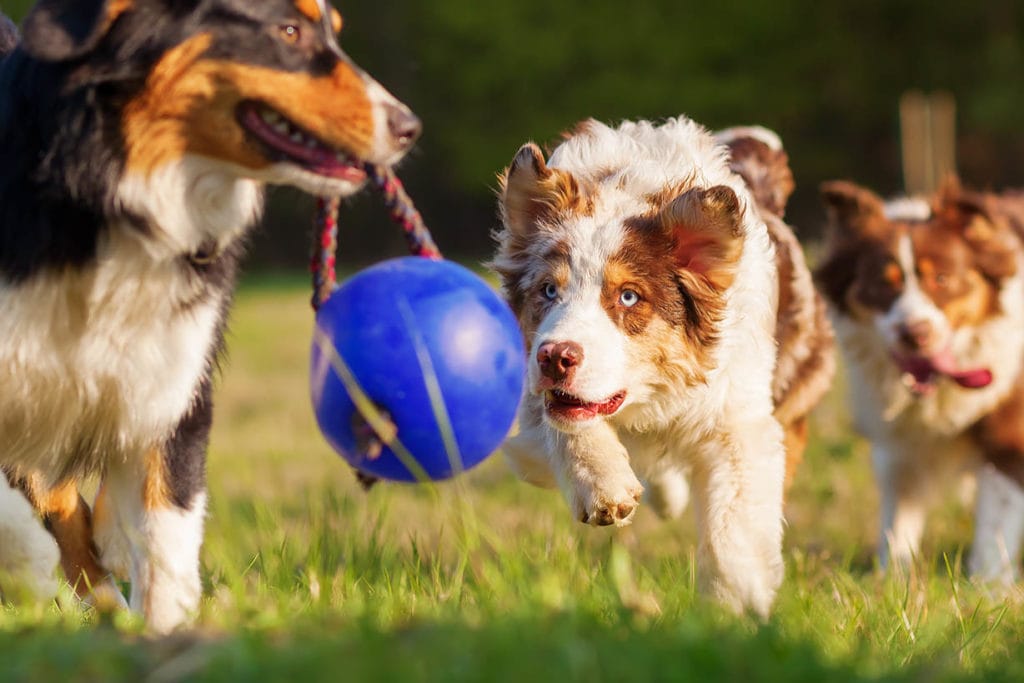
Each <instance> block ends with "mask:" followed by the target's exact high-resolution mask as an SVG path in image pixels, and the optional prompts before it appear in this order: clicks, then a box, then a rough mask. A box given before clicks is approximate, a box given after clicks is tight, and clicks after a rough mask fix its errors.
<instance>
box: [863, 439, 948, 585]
mask: <svg viewBox="0 0 1024 683" xmlns="http://www.w3.org/2000/svg"><path fill="white" fill-rule="evenodd" d="M871 457H872V461H873V463H874V469H875V478H876V479H877V481H878V489H879V493H880V496H881V520H880V523H879V539H878V564H879V566H880V567H881V568H882V569H883V570H885V569H887V568H888V566H889V562H890V560H892V561H894V562H896V563H898V564H900V565H902V566H907V565H909V564H910V562H911V561H912V560H913V559H914V557H916V556H917V555H918V553H919V552H920V550H921V537H922V536H923V535H924V527H925V517H926V515H927V508H928V505H927V503H928V500H927V498H928V496H929V491H930V490H931V489H932V488H933V487H934V486H935V482H934V481H933V479H934V477H935V470H936V469H937V467H929V466H927V464H925V466H915V464H914V463H915V462H916V460H908V459H905V458H903V457H901V456H900V455H899V454H897V453H896V452H895V451H894V450H891V449H889V448H887V447H885V446H882V445H879V444H875V445H874V446H873V447H872V450H871Z"/></svg>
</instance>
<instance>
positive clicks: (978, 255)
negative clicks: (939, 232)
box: [935, 182, 1021, 280]
mask: <svg viewBox="0 0 1024 683" xmlns="http://www.w3.org/2000/svg"><path fill="white" fill-rule="evenodd" d="M996 203H997V200H996V199H994V198H993V197H991V196H988V195H985V194H983V193H980V192H970V191H967V190H964V189H963V188H962V187H961V186H960V185H959V183H956V184H952V183H948V182H947V183H946V184H945V186H944V187H943V188H942V189H941V190H940V191H939V194H938V197H937V203H936V206H935V213H936V216H937V217H938V218H939V220H941V221H942V222H944V223H945V224H947V225H951V226H954V227H955V228H956V229H957V230H959V232H960V234H961V235H962V236H963V239H964V241H965V242H966V243H967V244H968V246H969V247H970V249H971V254H972V256H973V258H974V263H975V265H976V266H977V268H978V270H980V271H981V272H982V274H984V275H985V276H987V277H989V278H991V279H993V280H1002V279H1005V278H1008V277H1011V276H1013V275H1015V274H1016V273H1017V252H1018V251H1019V250H1020V246H1021V245H1020V241H1019V240H1018V238H1017V236H1016V235H1015V234H1014V232H1013V229H1012V228H1011V227H1010V226H1009V225H1007V223H1006V220H1005V218H1004V217H1003V216H1002V215H1000V212H999V211H998V208H997V206H996Z"/></svg>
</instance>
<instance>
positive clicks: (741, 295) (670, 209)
mask: <svg viewBox="0 0 1024 683" xmlns="http://www.w3.org/2000/svg"><path fill="white" fill-rule="evenodd" d="M792 186H793V183H792V177H791V175H790V173H789V169H788V166H787V164H786V156H785V153H784V152H783V150H782V146H781V143H780V142H779V140H778V137H777V136H776V135H775V134H774V133H771V132H770V131H767V130H765V129H763V128H747V129H733V130H730V131H725V132H723V133H721V134H719V135H718V136H717V137H716V136H713V135H711V134H710V133H708V132H707V131H706V130H705V129H703V128H702V127H700V126H699V125H697V124H696V123H694V122H693V121H691V120H689V119H687V118H685V117H679V118H677V119H671V120H669V121H667V122H665V123H663V124H661V125H656V124H652V123H649V122H646V121H640V122H627V123H623V124H622V125H620V126H619V127H617V128H610V127H608V126H605V125H603V124H601V123H598V122H596V121H586V122H584V123H582V124H580V125H579V126H578V127H577V128H576V130H575V131H574V132H572V133H571V134H569V135H568V136H567V138H566V140H565V141H564V142H562V143H561V144H560V145H559V146H558V147H557V148H556V149H555V150H554V152H553V153H552V154H551V157H550V159H547V160H546V159H545V158H544V156H543V154H542V153H541V151H540V149H539V148H538V147H537V146H536V145H533V144H528V145H525V146H524V147H522V149H520V151H519V153H518V154H517V155H516V157H515V159H514V160H513V162H512V165H511V166H510V168H509V169H508V171H507V172H506V174H505V176H504V178H503V191H502V195H501V212H502V218H503V222H504V226H503V229H502V230H501V231H500V232H499V233H498V235H497V239H498V240H499V243H500V245H499V249H498V253H497V256H496V257H495V259H494V261H493V264H492V266H493V267H494V268H495V270H497V272H498V273H499V274H500V275H501V278H502V283H503V287H504V292H505V294H506V296H507V298H508V300H509V302H510V303H511V305H512V308H513V309H514V310H515V312H516V314H517V316H518V318H519V321H520V324H521V326H522V328H523V333H524V335H525V338H526V341H527V346H528V349H529V353H530V363H529V378H528V380H527V388H526V395H525V397H524V402H523V407H522V409H521V412H520V432H519V434H518V436H516V437H514V438H513V439H512V440H511V441H510V442H509V443H508V444H507V445H506V447H505V453H506V455H507V456H508V457H509V459H510V462H511V464H512V466H513V468H514V469H515V470H516V472H517V474H519V475H520V476H521V477H522V478H523V479H525V480H526V481H529V482H531V483H533V484H536V485H540V486H549V487H554V486H559V487H560V488H561V489H562V491H563V493H564V495H565V497H566V500H567V501H568V503H569V507H570V511H571V514H572V515H573V517H574V518H575V519H577V520H580V521H582V522H584V523H587V524H592V525H612V524H615V525H624V524H627V523H629V522H630V521H631V519H632V517H633V515H634V512H635V510H636V509H637V505H638V502H639V500H640V497H641V493H642V492H643V490H644V486H643V485H642V484H641V483H640V479H639V478H638V474H639V475H640V476H642V477H643V478H644V479H645V481H646V482H647V488H648V493H649V494H650V498H651V502H652V503H653V504H654V507H655V508H656V509H657V510H658V511H659V512H661V513H663V514H665V515H666V516H672V515H676V514H679V513H680V512H682V510H683V508H684V507H685V506H686V504H687V502H688V498H689V485H690V484H692V487H693V491H694V499H695V501H696V504H695V508H696V514H697V519H698V526H699V529H700V535H701V538H700V545H699V549H698V561H699V564H700V572H701V577H702V583H703V585H704V586H705V588H706V589H707V590H708V591H709V592H710V593H711V594H712V595H714V596H715V597H717V598H718V599H720V600H721V601H723V602H724V603H726V604H727V605H729V606H731V607H733V608H735V609H738V610H742V609H749V610H752V611H754V612H756V613H758V614H761V615H764V614H767V613H768V611H769V609H770V607H771V604H772V601H773V599H774V596H775V592H776V590H777V588H778V586H779V584H780V582H781V581H782V575H783V562H782V530H783V510H782V506H783V491H784V480H785V478H786V470H787V467H786V465H787V458H788V460H789V461H790V463H791V464H795V462H796V461H797V460H798V459H799V457H800V453H801V452H802V450H803V447H804V445H805V441H806V436H807V432H806V429H807V423H806V420H807V413H808V412H809V411H810V409H811V408H812V407H813V406H814V405H815V403H816V402H817V401H818V399H819V398H820V397H821V395H822V394H823V393H824V392H825V391H826V390H827V388H828V386H829V383H830V379H831V374H832V363H833V360H832V355H831V352H832V348H831V345H832V337H831V332H830V330H829V326H828V323H827V320H826V319H825V313H824V304H823V303H822V302H821V301H820V299H819V298H818V296H817V293H816V292H815V290H814V287H813V283H812V280H811V277H810V273H809V272H808V270H807V267H806V266H805V265H804V261H803V255H802V253H801V251H800V246H799V244H798V243H797V241H796V239H795V238H794V237H793V235H792V233H791V231H790V229H789V228H788V227H787V226H786V225H785V223H783V222H782V220H781V214H782V210H783V207H784V205H785V201H786V198H787V197H788V195H789V192H790V191H791V190H792Z"/></svg>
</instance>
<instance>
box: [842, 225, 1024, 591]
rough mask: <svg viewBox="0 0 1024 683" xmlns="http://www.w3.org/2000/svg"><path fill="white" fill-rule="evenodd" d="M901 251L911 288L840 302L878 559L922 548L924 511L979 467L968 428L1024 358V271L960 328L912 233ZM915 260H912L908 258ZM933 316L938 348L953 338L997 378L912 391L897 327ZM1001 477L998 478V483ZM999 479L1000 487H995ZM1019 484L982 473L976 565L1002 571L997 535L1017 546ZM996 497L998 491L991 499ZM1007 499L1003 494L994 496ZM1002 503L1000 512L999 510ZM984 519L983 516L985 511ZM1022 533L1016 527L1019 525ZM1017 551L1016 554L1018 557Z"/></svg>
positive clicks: (1004, 389) (964, 359) (1023, 515)
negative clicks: (849, 304) (865, 446)
mask: <svg viewBox="0 0 1024 683" xmlns="http://www.w3.org/2000/svg"><path fill="white" fill-rule="evenodd" d="M899 258H900V261H901V265H902V266H903V270H904V274H905V278H906V288H905V292H904V294H903V295H901V297H900V298H899V299H898V300H897V302H896V303H895V304H894V305H893V307H892V308H891V310H890V311H888V312H886V313H885V314H877V315H873V316H872V317H871V318H870V319H860V318H856V317H850V316H847V315H843V314H840V313H839V312H837V311H835V310H833V311H832V314H833V316H832V317H833V320H834V323H835V329H836V333H837V336H838V338H839V341H840V346H841V348H842V349H843V355H844V357H845V359H846V363H847V366H848V367H849V368H850V372H849V373H848V374H849V391H850V397H851V407H852V409H853V412H854V419H855V424H856V426H857V429H858V431H860V432H861V433H862V434H864V436H866V437H867V438H868V439H870V440H871V441H872V458H873V462H874V467H875V474H876V478H877V480H878V485H879V489H880V492H881V499H882V500H881V522H880V529H879V559H880V562H881V564H882V566H883V567H884V566H886V565H887V564H888V562H889V560H890V557H891V558H892V559H895V560H896V561H898V562H907V561H909V560H910V559H911V558H912V557H913V556H915V555H916V554H917V553H918V552H919V550H920V544H921V537H922V534H923V533H924V529H925V521H926V515H927V511H928V509H929V507H930V506H931V504H932V503H933V502H934V501H935V500H936V498H937V497H938V496H939V495H941V494H942V493H943V491H944V490H946V489H948V488H949V487H950V486H951V485H952V484H953V483H954V482H955V481H959V480H960V478H961V477H963V476H973V474H974V472H975V470H976V469H977V468H978V467H979V465H980V454H979V453H978V452H977V451H976V449H975V448H974V447H973V446H972V444H971V443H970V442H969V441H968V440H967V439H966V438H965V435H964V432H965V430H967V428H968V427H970V426H971V425H972V424H974V423H975V422H976V421H977V420H978V419H979V418H981V417H982V416H984V415H985V414H987V413H988V412H990V411H991V410H993V409H994V408H995V407H996V406H997V405H998V404H999V402H1000V401H1001V400H1002V399H1003V398H1004V397H1005V396H1006V395H1007V394H1008V393H1009V391H1010V390H1011V388H1012V386H1013V383H1014V382H1015V380H1016V378H1017V376H1018V374H1019V373H1020V371H1021V365H1022V362H1024V353H1022V350H1024V275H1021V274H1020V273H1021V270H1020V269H1021V267H1024V261H1022V262H1019V263H1018V275H1016V276H1014V277H1012V278H1010V279H1009V280H1007V281H1006V282H1004V283H1003V286H1002V289H1001V291H1000V294H999V298H1000V305H1001V309H1002V313H1001V314H1000V315H998V316H996V317H994V318H991V319H989V320H988V321H986V322H984V323H983V324H981V325H980V326H978V327H975V328H970V327H966V328H960V329H958V330H953V329H952V328H951V326H950V325H949V322H948V321H947V320H946V319H945V317H944V316H943V314H942V311H941V310H940V309H939V308H938V307H937V306H936V305H935V304H934V303H933V302H931V300H930V299H928V297H927V296H926V295H925V294H924V292H923V290H922V289H921V288H920V286H919V284H918V283H917V280H916V276H915V275H914V268H913V267H912V262H913V254H912V253H911V245H910V241H909V240H908V239H906V238H903V240H902V241H901V244H900V250H899ZM908 265H909V266H910V267H908ZM914 319H918V320H927V321H929V322H930V323H931V324H932V325H933V326H934V328H935V329H936V330H937V331H938V333H937V339H938V341H937V342H936V348H941V347H944V346H949V347H950V348H951V349H952V351H953V354H954V355H955V357H956V358H957V359H958V360H959V362H960V364H961V366H963V367H986V368H991V369H992V370H993V372H994V376H993V381H992V383H991V384H990V385H989V386H987V387H984V388H980V389H963V388H961V387H959V386H957V385H955V384H954V383H953V382H951V381H947V380H940V381H939V383H938V386H937V387H936V389H935V391H934V392H933V393H931V394H928V395H924V396H915V395H913V394H912V393H911V392H910V391H909V390H908V389H907V388H906V386H905V385H904V383H903V379H902V373H901V371H900V369H899V368H898V366H897V365H896V364H895V363H894V362H893V361H892V358H891V356H890V349H891V348H893V344H894V338H895V336H894V335H895V332H894V329H895V326H896V325H898V324H899V323H900V322H904V321H908V320H914ZM993 482H996V483H993ZM992 486H995V487H996V489H993V490H990V489H991V487H992ZM1007 486H1015V485H1013V484H1009V483H1008V482H1007V483H1006V484H1001V483H998V481H997V480H996V479H995V478H994V477H992V476H990V475H986V476H985V477H983V478H982V479H981V480H980V481H979V482H978V490H977V497H978V505H979V515H980V516H984V517H985V521H984V523H980V524H979V527H978V533H977V534H976V537H975V550H974V553H973V555H972V558H975V559H972V561H971V569H972V570H974V571H978V572H980V573H982V574H986V575H995V574H996V573H998V572H997V571H996V569H995V567H996V566H997V562H996V560H993V559H992V558H993V557H996V555H994V553H995V551H994V550H993V549H992V548H991V547H989V546H990V544H991V543H992V542H993V541H992V539H993V538H995V537H996V536H997V535H999V534H1000V533H1002V535H1003V537H1004V538H1003V541H1001V542H1003V543H1004V544H1005V547H1007V548H1009V549H1012V550H1014V552H1016V550H1017V549H1018V548H1019V545H1017V541H1015V540H1014V539H1011V538H1008V537H1007V534H1010V533H1011V531H1012V530H1015V529H1018V528H1020V525H1021V524H1024V509H1021V508H1018V507H1017V504H1016V503H1015V502H1014V500H1015V497H1014V496H1012V495H1009V494H1006V493H1005V492H1001V491H1003V490H1004V489H1005V488H1006V487H1007ZM990 497H994V498H993V500H988V499H989V498H990ZM997 500H998V501H1004V503H999V502H996V501H997ZM993 508H994V509H996V510H998V512H992V510H993ZM1000 515H1006V516H1007V518H1006V519H1005V520H1004V521H1003V522H1002V525H1001V527H1000V529H1001V531H1000V530H999V529H997V530H996V531H995V532H992V531H990V529H992V528H993V526H994V522H992V521H991V520H992V519H993V518H994V517H999V516H1000ZM979 521H980V520H979ZM1014 533H1016V532H1014ZM1014 559H1015V558H1014Z"/></svg>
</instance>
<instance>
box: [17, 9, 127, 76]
mask: <svg viewBox="0 0 1024 683" xmlns="http://www.w3.org/2000/svg"><path fill="white" fill-rule="evenodd" d="M127 4H128V3H125V2H118V1H116V0H39V2H37V3H36V4H35V6H34V7H33V8H32V10H31V11H30V12H29V14H28V16H27V17H25V21H24V22H23V23H22V26H21V33H22V36H21V45H22V47H23V48H24V50H25V51H26V52H28V53H29V54H30V55H32V56H33V57H35V58H36V59H41V60H43V61H47V62H64V61H68V60H72V59H77V58H79V57H82V56H84V55H86V54H88V53H89V52H90V51H91V50H92V49H94V48H95V47H96V45H97V44H98V43H99V42H100V40H101V39H102V38H103V36H104V34H106V32H107V29H109V28H110V25H111V24H112V23H113V21H114V19H115V18H116V16H117V14H118V13H119V12H120V11H123V9H124V8H125V7H126V6H127Z"/></svg>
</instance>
